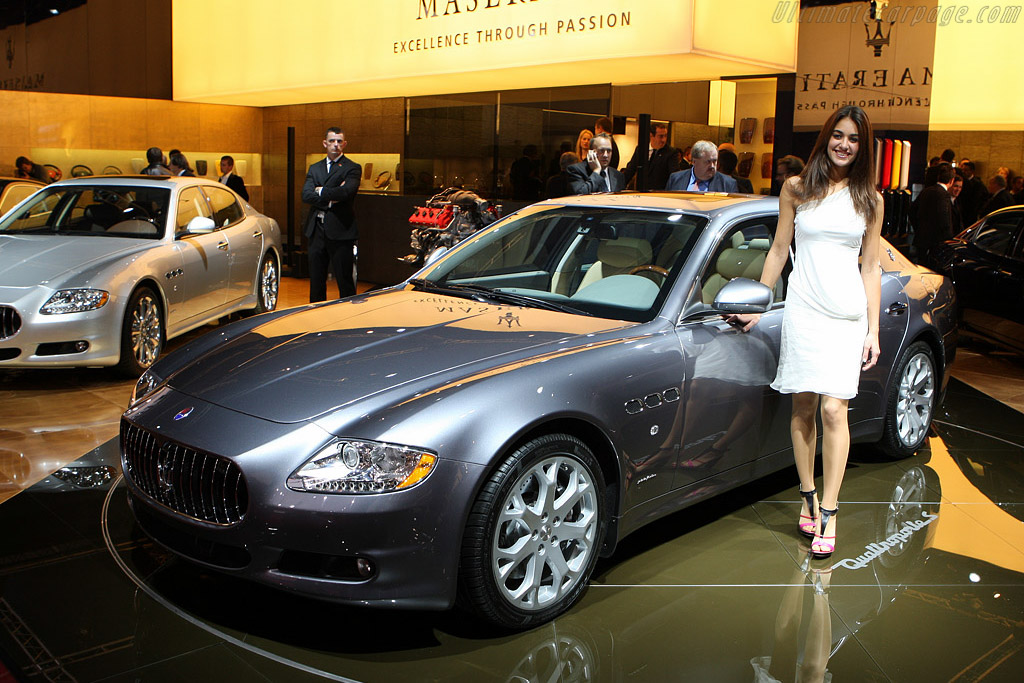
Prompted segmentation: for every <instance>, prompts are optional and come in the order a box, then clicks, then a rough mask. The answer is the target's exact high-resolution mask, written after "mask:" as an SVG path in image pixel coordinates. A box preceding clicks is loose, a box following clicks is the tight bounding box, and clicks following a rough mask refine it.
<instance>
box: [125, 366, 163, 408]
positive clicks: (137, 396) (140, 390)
mask: <svg viewBox="0 0 1024 683" xmlns="http://www.w3.org/2000/svg"><path fill="white" fill-rule="evenodd" d="M158 386H160V378H159V377H157V376H156V375H154V374H153V371H152V370H146V371H145V372H144V373H142V376H141V377H139V381H138V382H136V383H135V388H133V389H132V397H131V398H130V399H129V400H128V406H129V407H131V406H133V405H135V404H136V403H138V402H139V401H141V400H142V399H144V398H146V397H147V396H149V395H150V394H152V393H153V390H154V389H156V388H157V387H158Z"/></svg>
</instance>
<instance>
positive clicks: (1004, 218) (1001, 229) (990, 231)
mask: <svg viewBox="0 0 1024 683" xmlns="http://www.w3.org/2000/svg"><path fill="white" fill-rule="evenodd" d="M1020 218H1021V214H1019V213H1017V212H1011V213H1004V214H999V215H996V216H990V217H989V218H988V219H986V221H985V224H984V225H982V226H981V227H980V228H979V229H978V232H976V233H975V234H974V239H973V240H972V241H973V242H974V244H975V246H977V247H978V248H979V249H983V250H985V251H987V252H989V253H990V254H994V255H995V256H1004V255H1005V254H1006V253H1007V251H1008V250H1009V248H1010V246H1011V245H1012V244H1013V238H1014V237H1016V236H1017V227H1018V226H1019V225H1020Z"/></svg>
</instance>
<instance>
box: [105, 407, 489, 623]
mask: <svg viewBox="0 0 1024 683" xmlns="http://www.w3.org/2000/svg"><path fill="white" fill-rule="evenodd" d="M158 393H159V394H160V395H159V396H158V397H157V399H156V400H154V401H150V400H148V399H147V401H145V402H144V403H145V404H149V405H148V406H145V407H144V408H143V409H141V410H139V409H133V410H129V411H128V413H126V419H127V420H130V421H131V422H132V423H133V424H135V425H137V426H141V427H143V428H144V429H146V430H150V431H151V432H157V433H159V434H160V435H161V436H162V437H163V438H166V439H169V440H172V441H173V442H174V443H175V444H183V445H187V446H188V447H190V448H195V449H199V450H202V451H204V452H205V453H215V454H217V455H219V456H221V457H223V458H226V459H228V460H230V461H231V462H233V463H234V464H235V465H237V467H238V468H239V469H240V470H241V472H242V474H243V476H244V479H245V482H246V489H247V496H248V507H247V510H246V511H245V513H244V515H243V517H242V519H241V521H239V522H237V523H235V524H230V525H226V524H213V523H209V522H205V521H200V520H197V519H193V518H191V517H188V516H185V515H183V514H180V513H177V512H174V511H173V510H170V509H169V508H167V507H164V506H163V505H162V504H160V503H159V502H157V501H156V500H155V499H154V498H152V497H150V496H149V495H147V494H146V493H145V492H144V490H143V487H141V486H140V485H139V483H138V482H135V481H133V480H132V477H131V476H129V474H128V473H129V467H127V466H124V471H125V475H126V476H125V479H126V481H127V484H128V490H129V502H130V504H131V507H132V509H133V511H134V513H135V516H136V519H137V520H138V521H139V524H140V526H141V527H142V528H143V530H144V531H145V532H146V533H147V534H148V535H149V536H151V537H152V538H153V539H154V540H156V541H157V542H158V543H160V544H161V545H163V546H164V547H166V548H167V549H169V550H171V551H172V552H174V553H176V554H178V555H181V556H183V557H186V558H188V559H189V560H192V561H194V562H197V563H200V564H202V565H204V566H208V567H211V568H213V569H217V570H219V571H221V572H224V573H227V574H232V575H235V576H239V577H242V578H245V579H249V580H253V581H256V582H259V583H263V584H266V585H270V586H274V587H276V588H279V589H284V590H287V591H292V592H295V593H299V594H302V595H306V596H310V597H314V598H319V599H325V600H330V601H335V602H344V603H350V604H360V605H375V606H386V607H403V608H412V609H445V608H448V607H451V606H452V605H453V604H454V601H455V595H456V585H457V583H456V581H457V574H458V564H459V555H460V552H461V544H462V532H463V528H464V526H465V520H466V518H467V516H468V512H469V507H470V506H471V505H472V501H473V496H474V495H475V492H476V486H477V482H478V480H479V478H480V477H481V476H483V468H482V467H481V466H479V465H472V464H468V463H463V462H458V461H454V460H449V459H444V458H439V460H438V463H437V465H436V468H435V470H434V471H433V472H432V473H431V474H430V476H429V477H428V478H427V479H426V480H425V481H423V482H422V483H421V484H419V485H417V486H415V487H413V488H410V489H408V490H404V491H398V492H393V493H385V494H364V495H336V494H331V495H326V494H313V493H305V492H298V491H293V490H291V489H289V488H288V487H287V486H286V485H285V481H286V479H287V477H288V475H289V474H290V473H291V472H292V471H293V470H294V469H295V467H297V466H298V465H300V464H301V463H302V462H304V461H305V459H306V458H308V457H309V456H311V455H312V454H313V453H315V452H316V450H317V449H318V448H319V447H320V446H322V445H323V443H325V442H326V440H328V439H329V438H331V437H330V435H327V434H326V432H324V431H323V430H321V429H320V428H319V427H317V426H315V425H312V424H305V425H282V424H276V423H269V422H267V421H265V420H260V419H258V418H254V417H251V416H248V415H242V414H240V413H236V412H234V411H230V410H227V409H224V408H220V407H218V406H213V405H210V404H200V402H199V401H197V400H196V399H194V398H191V397H188V396H184V395H182V394H177V393H175V392H173V391H167V390H164V391H162V392H158ZM186 403H187V404H188V405H189V406H194V409H193V411H192V412H191V413H190V417H189V418H188V419H187V420H184V419H183V420H180V421H175V420H173V418H170V419H168V418H167V417H166V416H167V415H174V414H176V412H178V411H181V406H183V405H185V404H186ZM172 410H173V411H175V412H171V411H172ZM162 416H163V417H162ZM182 423H186V424H187V428H186V427H183V426H182ZM123 429H124V427H122V430H123ZM224 435H227V437H228V439H227V440H225V438H224ZM229 442H230V443H232V444H233V448H231V447H229V446H228V443H229ZM124 457H125V456H124V449H123V447H122V461H124ZM122 464H123V465H124V462H123V463H122ZM359 560H362V563H361V564H362V566H363V568H364V569H365V567H367V566H369V567H371V568H372V572H371V573H370V575H369V576H366V575H365V574H362V575H361V574H360V573H358V572H357V570H356V567H357V564H356V563H357V561H359Z"/></svg>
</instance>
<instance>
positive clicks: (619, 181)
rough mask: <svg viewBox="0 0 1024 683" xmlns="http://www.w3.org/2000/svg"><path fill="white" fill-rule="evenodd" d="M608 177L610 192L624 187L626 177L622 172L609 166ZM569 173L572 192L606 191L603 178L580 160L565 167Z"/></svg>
mask: <svg viewBox="0 0 1024 683" xmlns="http://www.w3.org/2000/svg"><path fill="white" fill-rule="evenodd" d="M606 170H607V171H608V179H609V180H610V181H611V186H612V190H611V191H612V192H618V191H619V190H623V189H625V188H626V179H625V178H623V177H622V172H621V171H619V170H617V169H614V168H612V167H611V166H609V167H608V168H607V169H606ZM565 172H566V173H568V174H569V189H570V190H571V191H572V193H573V194H593V193H595V192H607V191H608V190H607V189H605V186H604V180H603V179H602V178H601V176H600V175H598V174H597V173H593V172H592V171H591V170H590V164H588V163H587V162H585V161H581V162H579V163H578V164H573V165H572V166H570V167H569V168H567V169H565Z"/></svg>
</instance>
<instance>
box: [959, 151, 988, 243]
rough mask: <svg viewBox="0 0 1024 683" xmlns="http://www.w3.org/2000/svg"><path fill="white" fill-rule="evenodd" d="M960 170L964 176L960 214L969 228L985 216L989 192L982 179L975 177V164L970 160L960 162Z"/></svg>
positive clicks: (965, 225)
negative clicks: (982, 211)
mask: <svg viewBox="0 0 1024 683" xmlns="http://www.w3.org/2000/svg"><path fill="white" fill-rule="evenodd" d="M960 170H961V171H962V172H963V174H964V190H963V192H962V193H961V194H960V199H959V201H960V213H961V215H962V216H963V219H964V227H969V226H971V225H973V224H974V222H975V221H976V220H978V219H979V218H981V217H982V216H983V215H984V214H983V213H981V210H982V208H983V207H984V206H985V202H986V201H987V200H988V190H986V189H985V183H983V182H982V181H981V178H979V177H978V176H976V175H974V170H975V169H974V162H973V161H971V160H970V159H961V160H960Z"/></svg>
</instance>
